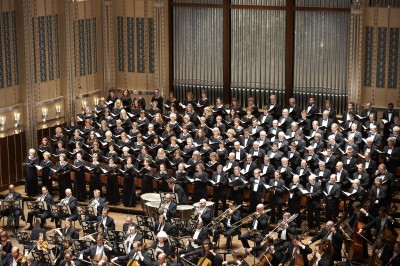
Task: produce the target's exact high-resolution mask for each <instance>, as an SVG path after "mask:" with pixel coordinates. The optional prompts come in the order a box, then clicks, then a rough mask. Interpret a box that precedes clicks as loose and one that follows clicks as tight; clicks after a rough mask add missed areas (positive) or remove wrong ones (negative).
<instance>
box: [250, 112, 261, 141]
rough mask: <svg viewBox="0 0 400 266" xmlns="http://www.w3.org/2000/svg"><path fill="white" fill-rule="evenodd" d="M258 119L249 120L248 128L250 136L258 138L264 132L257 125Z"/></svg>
mask: <svg viewBox="0 0 400 266" xmlns="http://www.w3.org/2000/svg"><path fill="white" fill-rule="evenodd" d="M258 123H259V122H258V119H257V118H255V117H254V118H253V119H251V126H249V132H250V135H251V136H256V137H257V136H259V135H260V132H261V131H264V128H263V127H262V126H259V125H258Z"/></svg>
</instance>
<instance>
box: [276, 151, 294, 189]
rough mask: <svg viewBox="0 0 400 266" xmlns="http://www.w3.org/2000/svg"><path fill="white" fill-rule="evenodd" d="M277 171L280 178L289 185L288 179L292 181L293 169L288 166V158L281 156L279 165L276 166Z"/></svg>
mask: <svg viewBox="0 0 400 266" xmlns="http://www.w3.org/2000/svg"><path fill="white" fill-rule="evenodd" d="M278 170H279V173H280V174H281V178H282V180H283V181H285V184H286V185H289V183H290V181H292V176H293V174H292V173H293V169H292V168H291V167H290V166H289V159H288V158H286V157H283V158H282V159H281V166H279V167H278Z"/></svg>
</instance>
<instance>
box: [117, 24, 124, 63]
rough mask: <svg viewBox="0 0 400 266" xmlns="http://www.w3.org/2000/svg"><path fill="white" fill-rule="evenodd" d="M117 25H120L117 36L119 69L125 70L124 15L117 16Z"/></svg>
mask: <svg viewBox="0 0 400 266" xmlns="http://www.w3.org/2000/svg"><path fill="white" fill-rule="evenodd" d="M117 27H118V37H117V42H118V43H117V45H118V70H119V71H124V70H125V56H124V17H122V16H119V17H118V18H117Z"/></svg>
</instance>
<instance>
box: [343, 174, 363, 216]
mask: <svg viewBox="0 0 400 266" xmlns="http://www.w3.org/2000/svg"><path fill="white" fill-rule="evenodd" d="M343 194H344V197H343V198H344V199H348V203H347V200H345V201H344V202H345V210H344V213H343V216H344V217H347V214H348V215H349V216H351V215H353V212H354V210H353V203H354V202H362V203H363V202H364V198H365V196H366V191H365V189H364V188H363V187H362V186H361V182H360V180H358V179H355V180H353V182H352V184H351V187H350V188H349V190H348V194H345V193H344V192H343Z"/></svg>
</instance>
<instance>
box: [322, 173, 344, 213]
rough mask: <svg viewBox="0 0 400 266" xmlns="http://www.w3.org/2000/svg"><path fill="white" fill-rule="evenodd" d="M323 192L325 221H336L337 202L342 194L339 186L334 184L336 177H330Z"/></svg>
mask: <svg viewBox="0 0 400 266" xmlns="http://www.w3.org/2000/svg"><path fill="white" fill-rule="evenodd" d="M323 191H324V206H325V208H326V209H325V210H326V213H325V216H326V219H327V220H331V221H336V219H337V217H338V215H339V202H340V196H341V192H342V190H341V188H340V186H339V185H338V184H337V183H336V175H331V177H330V179H329V182H328V183H327V184H326V187H325V188H324V190H323Z"/></svg>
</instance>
